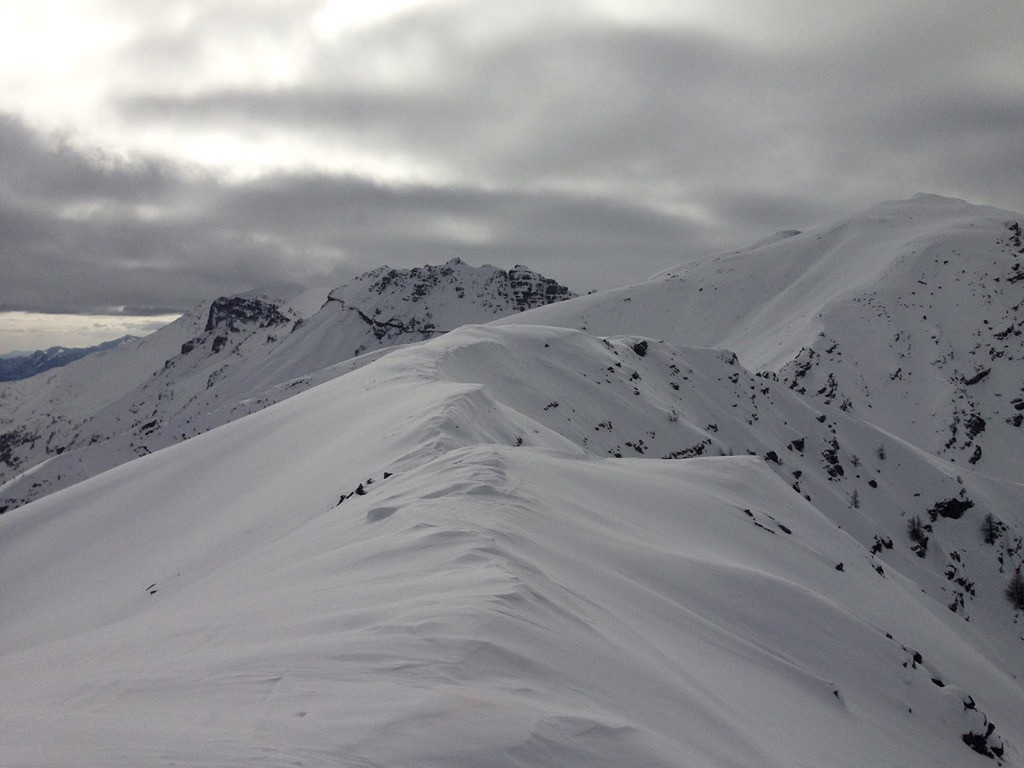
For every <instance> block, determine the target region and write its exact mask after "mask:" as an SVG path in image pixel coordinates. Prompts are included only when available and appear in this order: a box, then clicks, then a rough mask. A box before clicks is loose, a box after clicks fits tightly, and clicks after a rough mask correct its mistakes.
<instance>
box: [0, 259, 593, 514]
mask: <svg viewBox="0 0 1024 768" xmlns="http://www.w3.org/2000/svg"><path fill="white" fill-rule="evenodd" d="M313 293H315V292H311V294H313ZM573 295H574V294H572V293H571V292H570V291H569V290H568V289H567V288H565V287H563V286H561V285H559V284H558V283H556V282H555V281H553V280H550V279H548V278H545V277H543V276H541V275H539V274H538V273H536V272H533V271H532V270H529V269H528V268H526V267H522V266H519V267H516V268H515V269H512V270H508V271H506V270H502V269H498V268H496V267H491V266H484V267H471V266H469V265H467V264H465V263H464V262H462V261H461V260H459V259H453V260H451V261H449V262H448V263H447V264H443V265H440V266H436V267H435V266H425V267H420V268H414V269H408V270H402V269H392V268H389V267H381V268H379V269H376V270H373V271H372V272H369V273H367V274H365V275H362V276H360V277H357V278H355V279H353V280H352V281H350V282H349V283H347V284H346V285H344V286H341V287H340V288H337V289H335V290H334V291H332V292H331V293H330V295H329V297H328V298H327V300H326V301H325V302H323V305H322V307H321V308H320V309H319V311H317V312H315V313H314V314H312V315H311V316H309V317H303V316H302V315H301V314H300V312H301V311H302V308H303V307H308V306H309V302H310V298H311V296H305V295H304V296H303V297H300V298H299V299H297V300H296V302H284V301H282V300H281V299H279V298H275V297H270V296H266V295H262V294H259V293H256V292H254V293H251V294H246V295H243V296H234V297H220V298H218V299H216V300H214V301H212V302H210V303H208V304H204V305H202V306H200V307H197V308H196V309H195V310H193V311H192V312H191V313H189V314H188V315H186V316H185V317H183V318H182V319H181V320H179V321H178V322H177V323H176V324H172V325H171V326H168V327H167V328H166V329H164V330H161V331H159V332H157V334H154V335H153V336H152V337H149V339H148V340H147V343H148V344H149V345H150V346H151V347H152V348H154V349H156V350H159V351H158V353H157V357H156V358H154V357H153V356H152V355H150V356H148V357H147V358H146V359H145V360H135V359H133V358H131V357H130V356H128V357H124V358H117V359H114V360H107V361H105V362H106V363H107V365H108V368H107V370H106V371H105V373H104V380H107V379H110V378H114V377H118V376H120V375H121V370H122V368H124V369H133V368H134V369H137V373H134V374H130V375H126V376H125V385H124V386H120V387H113V388H109V389H107V388H104V387H102V386H94V387H90V389H89V391H90V392H91V393H93V399H92V400H91V401H89V402H88V403H79V402H77V401H76V399H74V398H71V399H67V398H65V397H64V396H63V395H61V396H59V397H58V396H55V395H54V394H53V390H57V391H60V390H59V384H50V383H49V382H47V383H46V384H44V385H43V386H42V387H41V388H38V391H37V392H36V394H34V395H33V397H32V398H31V399H28V400H27V401H25V402H22V403H19V404H18V406H17V407H15V408H13V409H11V410H12V411H13V413H11V415H10V416H9V417H8V418H7V419H5V423H3V424H0V429H3V430H4V433H2V434H0V482H3V481H9V482H8V483H7V484H6V485H4V486H3V489H2V490H0V511H2V510H4V509H13V508H15V507H17V506H19V505H21V504H24V503H26V502H28V501H31V500H33V499H37V498H40V497H42V496H45V495H46V494H47V493H51V492H52V491H54V490H57V489H59V488H64V487H67V486H69V485H72V484H74V483H76V482H79V481H81V480H84V479H85V478H87V477H91V476H93V475H95V474H96V473H98V472H101V471H104V470H106V469H109V468H111V467H114V466H117V465H118V464H120V463H122V462H124V461H128V460H130V459H132V458H135V457H137V456H140V455H145V454H146V453H150V452H152V451H155V450H159V449H160V448H164V447H166V446H168V445H173V444H174V443H177V442H180V441H181V440H183V439H187V438H190V437H193V436H195V435H196V434H199V433H201V432H204V431H206V430H208V429H212V428H213V427H216V426H219V425H221V424H224V423H227V422H228V421H231V420H232V419H235V418H238V417H239V416H241V415H244V414H246V413H250V412H252V411H254V410H257V409H258V408H260V407H264V406H265V405H267V404H269V403H272V402H277V401H279V400H281V399H283V398H285V397H290V396H292V395H294V394H297V393H298V392H300V391H302V390H303V389H305V388H306V387H308V386H311V385H312V384H313V383H316V382H320V381H323V380H326V378H329V377H330V376H331V375H337V374H338V373H340V372H341V370H340V369H339V370H333V371H332V368H333V367H334V366H336V365H337V364H339V363H343V362H344V361H346V360H349V359H350V358H352V357H354V356H357V355H363V354H366V353H368V352H371V351H374V350H378V349H383V348H387V347H390V346H393V345H396V344H403V343H408V342H412V341H421V340H423V339H426V338H430V337H432V336H435V335H437V334H439V333H442V332H444V331H446V330H450V329H452V328H456V327H458V326H460V325H464V324H466V323H479V322H486V321H488V320H492V319H494V318H496V317H501V316H503V315H507V314H509V313H513V312H519V311H522V310H524V309H529V308H534V307H538V306H543V305H544V304H545V303H548V302H552V301H561V300H564V299H566V298H569V297H571V296H573ZM183 328H185V329H187V330H186V333H185V337H184V338H183V334H182V332H181V330H182V329H183ZM189 332H191V333H190V334H189ZM79 371H80V373H78V375H79V376H81V377H84V378H85V379H86V381H88V380H89V377H90V376H92V375H93V371H92V369H89V370H83V369H79ZM74 374H75V371H72V373H71V374H68V378H69V379H70V377H72V376H74ZM100 383H101V382H97V384H100ZM87 386H88V385H87ZM5 394H6V393H5V391H4V390H3V388H0V404H2V403H3V402H4V401H3V398H4V396H5ZM43 398H45V400H44V399H43ZM12 399H13V397H12ZM47 457H50V458H49V461H47V462H46V465H45V466H42V467H39V468H38V470H36V471H35V472H32V474H31V475H23V476H22V477H20V478H17V477H16V475H17V474H18V473H23V472H25V471H26V470H28V469H30V468H31V467H33V466H34V465H36V464H38V463H39V462H41V461H43V460H44V459H46V458H47ZM12 478H14V479H12Z"/></svg>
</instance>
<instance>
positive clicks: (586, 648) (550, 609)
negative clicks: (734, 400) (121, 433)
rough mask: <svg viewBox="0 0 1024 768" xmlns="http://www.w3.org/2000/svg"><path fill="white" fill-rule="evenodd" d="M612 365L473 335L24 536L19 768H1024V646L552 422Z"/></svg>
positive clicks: (324, 390) (196, 444)
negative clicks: (64, 767) (552, 364)
mask: <svg viewBox="0 0 1024 768" xmlns="http://www.w3.org/2000/svg"><path fill="white" fill-rule="evenodd" d="M602 347H604V345H603V344H602V343H601V342H599V341H598V340H596V339H592V338H591V337H589V336H586V335H585V334H580V333H575V332H572V331H565V330H555V329H545V328H531V327H522V328H507V329H500V328H490V329H487V328H466V329H462V330H459V331H456V332H454V333H452V334H449V335H447V336H444V337H442V338H439V339H436V340H433V341H430V342H427V343H425V344H423V345H418V346H416V347H410V348H406V349H400V350H397V351H395V352H392V353H391V354H389V355H387V356H386V357H383V358H381V359H379V360H377V361H376V362H374V363H372V364H369V365H367V366H365V367H362V368H360V369H359V370H355V371H353V372H351V373H348V374H346V375H344V376H342V377H340V378H337V379H335V380H333V381H330V382H327V383H325V384H323V385H321V386H319V387H316V388H314V389H311V390H309V391H307V392H305V393H303V394H300V395H297V396H296V397H294V398H292V399H290V400H287V401H285V402H283V403H280V404H278V405H276V406H273V407H271V408H268V409H266V410H264V411H261V412H259V413H256V414H254V415H252V416H249V417H246V418H243V419H240V420H238V421H236V422H233V423H231V424H228V425H226V426H224V427H221V428H219V429H216V430H213V431H211V432H208V433H206V434H204V435H201V436H198V437H196V438H195V439H193V440H190V441H187V442H185V443H182V444H179V445H176V446H172V447H170V448H168V449H165V450H163V451H159V452H157V453H154V454H152V455H150V456H146V457H144V458H141V459H139V460H136V461H134V462H131V463H129V464H125V465H123V466H121V467H118V468H115V469H113V470H111V471H110V472H107V473H104V474H102V475H99V476H97V477H94V478H92V479H90V480H88V481H85V482H83V483H81V484H79V485H77V486H74V487H72V488H69V489H66V490H64V491H61V492H58V493H56V494H53V495H51V496H49V497H47V498H45V499H42V500H40V501H37V502H34V503H32V504H29V505H27V506H25V507H23V508H21V509H18V510H15V511H13V512H10V513H8V514H6V515H4V516H3V517H2V518H0V589H2V590H3V593H2V594H3V599H2V600H0V677H2V679H3V681H4V695H3V697H0V729H2V732H3V733H4V739H3V740H2V743H0V763H2V764H4V765H39V764H44V765H49V764H73V765H82V766H87V765H97V766H98V765H133V766H147V765H169V764H186V765H196V764H203V765H245V766H255V765H307V766H308V765H325V766H326V765H353V766H408V765H419V766H460V765H464V766H481V765H490V766H523V765H537V766H552V765H554V766H624V765H629V766H639V765H644V766H681V765H685V766H751V765H757V766H780V768H781V767H782V766H785V767H786V768H789V766H794V765H814V766H823V765H825V766H827V765H899V766H929V768H932V767H933V766H958V767H960V766H969V765H979V766H982V765H993V764H994V762H993V761H997V762H999V763H1001V764H1006V765H1020V764H1021V761H1022V753H1021V751H1020V748H1021V745H1022V744H1024V725H1022V723H1021V720H1020V717H1019V714H1020V702H1021V701H1022V700H1024V686H1022V685H1021V681H1020V680H1018V679H1017V676H1019V674H1020V670H1021V668H1022V661H1024V652H1022V648H1024V645H1022V643H1021V641H1020V639H1019V638H1017V637H1015V636H1013V635H1011V634H1009V633H997V632H991V631H988V630H986V629H985V628H984V627H982V626H980V625H977V624H976V623H974V622H967V621H965V620H964V619H963V618H962V617H961V616H959V615H957V614H954V613H952V612H950V611H949V610H947V608H946V607H945V606H944V605H942V604H941V603H939V602H936V601H934V600H932V599H931V598H929V597H927V596H926V595H925V594H923V593H922V592H921V590H920V588H919V586H918V585H917V584H916V583H914V582H913V581H911V580H910V579H908V578H905V577H904V576H902V575H901V574H900V573H899V572H898V570H894V569H891V568H890V569H888V570H887V571H886V575H885V576H884V577H883V576H882V575H880V574H879V572H878V571H877V570H876V568H875V567H874V566H875V564H874V563H873V561H872V560H871V558H870V556H869V555H868V553H867V551H866V549H865V547H864V546H863V544H861V543H858V542H857V541H856V540H855V539H854V538H852V537H851V536H849V535H847V534H846V533H845V532H844V531H843V530H841V529H840V528H839V527H838V526H837V525H836V524H835V523H834V522H833V521H832V520H830V519H829V518H828V517H826V516H825V515H824V514H822V512H821V511H819V510H818V509H817V508H816V507H815V506H812V504H810V503H808V502H806V501H805V500H804V499H803V498H802V497H801V496H800V495H798V494H796V493H794V492H793V490H792V489H791V488H790V487H789V486H788V485H787V484H785V483H783V482H782V481H781V480H779V479H778V478H777V476H776V475H775V474H773V473H772V472H771V471H770V470H769V469H768V468H767V466H766V464H765V463H764V462H763V461H762V460H761V459H760V458H757V457H719V458H699V459H693V460H689V461H672V460H658V459H641V458H636V459H619V458H609V457H603V458H602V457H598V456H595V455H594V454H592V453H590V452H588V451H587V450H585V448H584V447H581V445H580V444H579V443H578V442H577V441H575V440H573V439H570V437H567V436H563V435H562V434H559V432H557V431H556V430H555V429H553V428H552V426H550V425H547V424H546V422H545V420H544V419H545V415H549V416H550V415H551V412H552V411H553V410H557V409H550V410H543V409H539V410H537V411H536V412H535V413H533V415H531V414H530V413H528V412H527V411H528V410H529V409H527V408H526V404H527V403H526V396H525V395H524V394H523V392H522V387H521V385H520V383H519V382H520V381H521V377H523V376H524V371H535V372H537V377H538V379H539V380H542V379H543V371H544V370H545V363H546V362H548V361H552V360H557V361H559V363H560V365H561V366H563V367H564V368H567V369H568V368H575V369H577V370H580V371H587V370H590V369H591V368H592V367H593V366H594V365H595V364H597V363H602V364H603V363H604V362H606V360H604V359H601V360H594V359H591V357H592V355H593V354H594V352H593V351H592V350H594V349H600V348H602ZM497 348H502V349H505V350H507V351H508V353H509V354H508V355H507V356H506V357H505V358H504V359H505V360H506V361H507V362H505V363H504V364H503V363H502V359H503V358H502V356H500V355H496V354H493V352H494V351H495V349H497ZM474 361H476V362H475V363H474ZM474 365H475V366H476V367H475V368H474ZM503 366H504V367H503ZM613 367H614V366H613ZM479 382H486V384H483V383H479ZM588 386H589V387H590V388H592V393H598V392H603V391H604V389H605V388H606V385H604V384H593V383H591V384H589V385H588ZM607 389H609V390H611V389H612V388H611V387H607ZM588 397H598V395H597V394H588ZM636 397H640V396H639V395H637V396H636ZM516 404H520V405H522V407H513V406H514V405H516ZM620 418H626V415H625V414H623V415H622V416H620ZM552 423H554V422H552ZM670 423H675V422H670ZM567 434H568V432H567ZM1009 522H1011V523H1013V524H1014V525H1016V526H1018V527H1019V526H1020V524H1021V521H1020V520H1016V519H1015V520H1011V521H1009ZM840 563H842V564H844V567H843V568H842V569H839V568H837V565H838V564H840ZM986 753H987V754H986Z"/></svg>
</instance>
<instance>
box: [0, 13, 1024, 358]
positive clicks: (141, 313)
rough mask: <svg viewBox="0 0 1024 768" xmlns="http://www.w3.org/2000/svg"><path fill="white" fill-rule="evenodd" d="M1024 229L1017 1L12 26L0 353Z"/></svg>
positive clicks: (1, 101) (0, 57)
mask: <svg viewBox="0 0 1024 768" xmlns="http://www.w3.org/2000/svg"><path fill="white" fill-rule="evenodd" d="M920 191H928V192H934V193H939V194H947V195H953V196H957V197H963V198H966V199H968V200H970V201H971V202H977V203H986V204H990V205H995V206H998V207H1001V208H1006V209H1010V210H1015V211H1022V210H1024V2H1021V0H984V1H983V2H964V1H963V0H956V1H954V0H857V2H850V3H845V2H844V3H839V2H819V1H817V0H733V1H732V2H726V1H725V0H674V1H673V0H589V1H586V0H581V1H580V2H573V0H560V1H559V2H551V1H550V0H543V1H540V2H537V1H535V0H469V1H462V0H372V2H369V1H368V2H352V1H349V0H340V1H338V0H202V1H201V2H200V1H191V0H33V2H31V3H28V2H23V1H22V0H0V352H4V351H7V350H9V349H11V348H34V347H36V346H45V345H47V344H51V343H58V342H60V343H65V344H74V343H84V342H85V341H96V340H100V339H103V338H110V337H111V336H116V335H119V334H120V333H121V332H123V331H130V330H141V331H145V330H149V329H152V327H154V326H155V325H158V324H159V323H161V322H165V321H166V318H167V317H168V316H169V315H171V314H173V313H175V312H180V311H181V310H183V309H185V308H188V307H189V306H191V305H193V304H195V303H197V302H199V301H201V300H203V299H204V298H208V297H213V296H217V295H220V294H224V293H233V292H239V291H246V290H250V289H252V288H262V289H267V290H269V291H272V292H277V293H281V294H285V293H294V292H296V291H298V290H299V289H300V288H302V287H304V286H312V285H318V284H320V285H330V286H333V285H337V284H339V283H341V282H343V281H344V280H345V279H347V278H348V277H350V276H352V275H354V274H356V273H358V272H361V271H364V270H366V269H369V268H372V267H375V266H378V265H380V264H382V263H387V264H391V265H394V266H413V265H419V264H425V263H436V262H439V261H445V260H447V259H449V258H451V257H453V256H459V257H461V258H463V259H464V260H466V261H468V262H470V263H472V264H482V263H491V264H495V265H498V266H504V267H508V266H512V265H514V264H516V263H524V264H528V265H530V266H532V267H534V268H536V269H539V270H541V271H542V272H544V273H546V274H548V275H549V276H552V277H555V278H558V279H560V280H562V281H563V282H565V283H567V284H569V285H570V286H571V287H573V288H574V289H576V290H577V291H581V292H582V291H586V290H589V289H593V288H597V289H601V288H607V287H611V286H613V285H619V284H624V283H628V282H636V281H637V280H640V279H643V278H644V277H646V276H647V275H649V274H651V273H653V272H656V271H658V270H660V269H663V268H665V267H668V266H671V265H673V264H677V263H680V262H681V261H684V260H686V259H688V258H693V257H695V256H697V255H701V254H705V253H708V252H712V251H715V250H722V249H726V248H730V247H736V246H739V245H742V244H743V243H745V242H748V241H751V240H754V239H757V238H759V237H761V236H763V235H766V234H770V233H772V232H774V231H777V230H780V229H787V228H802V227H807V226H813V225H815V224H819V223H824V222H826V221H828V220H829V219H833V218H838V217H842V216H845V215H847V214H850V213H853V212H855V211H856V210H858V209H860V208H864V207H866V206H868V205H871V204H873V203H876V202H880V201H882V200H886V199H892V198H901V197H909V196H912V195H913V194H914V193H916V192H920Z"/></svg>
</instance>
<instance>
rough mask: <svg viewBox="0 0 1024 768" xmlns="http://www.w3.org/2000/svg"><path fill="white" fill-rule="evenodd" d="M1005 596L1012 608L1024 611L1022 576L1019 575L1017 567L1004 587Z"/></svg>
mask: <svg viewBox="0 0 1024 768" xmlns="http://www.w3.org/2000/svg"><path fill="white" fill-rule="evenodd" d="M1006 597H1007V599H1008V600H1009V601H1010V604H1011V605H1013V607H1014V608H1016V609H1017V610H1018V611H1024V576H1021V575H1020V570H1019V569H1018V570H1017V571H1015V572H1014V574H1013V577H1012V578H1011V579H1010V583H1009V585H1007V587H1006Z"/></svg>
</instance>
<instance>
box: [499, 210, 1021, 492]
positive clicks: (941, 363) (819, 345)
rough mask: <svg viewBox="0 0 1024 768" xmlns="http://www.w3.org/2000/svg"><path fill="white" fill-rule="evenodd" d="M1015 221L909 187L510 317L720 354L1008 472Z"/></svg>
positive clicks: (1017, 423)
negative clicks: (830, 217) (841, 215)
mask: <svg viewBox="0 0 1024 768" xmlns="http://www.w3.org/2000/svg"><path fill="white" fill-rule="evenodd" d="M1022 218H1024V217H1021V216H1020V215H1019V214H1014V213H1010V212H1007V211H1000V210H997V209H993V208H987V207H982V206H974V205H970V204H968V203H965V202H964V201H962V200H955V199H951V198H942V197H937V196H934V195H919V196H917V197H915V198H913V199H912V200H902V201H893V202H888V203H883V204H881V205H878V206H875V207H873V208H870V209H868V210H866V211H863V212H861V213H860V214H857V215H855V216H853V217H851V218H849V219H847V220H844V221H842V222H839V223H836V224H831V225H828V226H824V227H819V228H816V229H812V230H809V231H807V232H803V233H796V234H794V233H782V234H783V235H787V236H780V237H777V238H772V239H769V240H768V241H766V242H763V243H760V244H756V245H755V246H752V247H750V248H747V249H744V250H741V251H737V252H733V253H726V254H722V255H719V256H714V257H710V258H706V259H701V260H698V261H696V262H693V263H690V264H686V265H684V266H682V267H679V268H677V269H674V270H669V271H668V272H664V273H662V274H660V275H657V276H655V277H654V278H652V279H651V280H649V281H647V282H645V283H641V284H639V285H635V286H629V287H626V288H621V289H616V290H612V291H607V292H604V293H601V294H594V295H590V296H585V297H581V298H579V299H577V300H575V301H572V302H570V303H567V304H564V305H557V306H551V307H544V308H541V309H537V310H533V311H532V312H530V313H528V314H527V315H526V316H524V317H522V318H516V319H515V320H514V321H512V322H517V323H519V322H534V323H538V324H542V325H556V326H564V327H572V328H581V329H584V330H589V331H591V332H593V333H597V334H601V335H611V334H617V333H635V334H638V335H643V336H649V337H652V338H658V339H665V340H667V341H670V342H673V343H676V344H681V345H689V346H710V347H720V348H724V349H729V350H732V351H733V352H735V353H736V354H737V355H738V356H739V359H740V361H741V362H742V363H743V365H744V366H746V367H747V368H749V369H751V370H754V371H759V372H765V373H775V374H777V375H778V376H779V378H780V380H782V381H785V382H786V383H787V384H789V385H790V386H792V387H793V388H794V389H797V390H799V391H800V392H801V393H802V394H805V395H806V396H807V397H808V398H810V399H811V400H813V401H815V402H817V403H819V404H821V405H835V406H838V407H841V408H842V409H844V410H846V411H848V412H850V413H852V414H856V415H858V416H860V417H861V418H863V419H865V420H868V421H870V422H872V423H874V424H876V425H878V426H880V427H882V428H884V429H886V430H887V431H890V432H892V433H893V434H895V435H898V436H899V437H901V438H902V439H904V440H907V441H909V442H911V443H913V444H914V445H916V446H918V447H920V448H922V449H923V450H925V451H927V452H928V453H931V454H935V455H938V456H942V457H945V458H948V459H949V460H950V461H955V462H957V463H959V464H963V465H966V466H973V467H975V468H977V469H979V470H981V471H984V472H986V473H990V474H993V475H996V476H999V477H1003V478H1005V479H1008V480H1013V481H1017V480H1019V478H1020V468H1021V467H1022V466H1024V451H1022V450H1021V446H1022V434H1024V433H1022V431H1021V429H1022V425H1024V383H1022V382H1024V336H1022V335H1021V334H1022V332H1024V266H1022V264H1024V244H1022V241H1021V236H1022V233H1021V225H1020V221H1021V220H1022ZM498 322H499V323H501V322H505V323H507V322H510V321H507V320H506V321H498Z"/></svg>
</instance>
